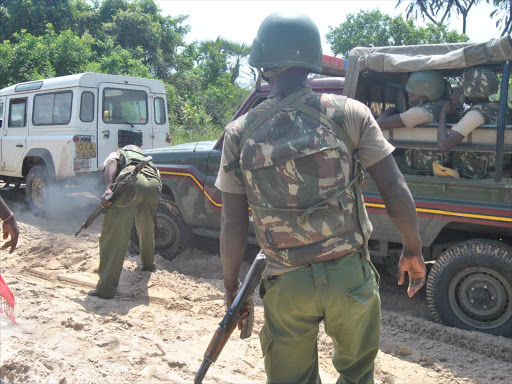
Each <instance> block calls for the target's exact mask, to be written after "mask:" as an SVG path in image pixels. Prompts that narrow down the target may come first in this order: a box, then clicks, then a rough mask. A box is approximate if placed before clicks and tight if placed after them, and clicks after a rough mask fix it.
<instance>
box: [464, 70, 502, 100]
mask: <svg viewBox="0 0 512 384" xmlns="http://www.w3.org/2000/svg"><path fill="white" fill-rule="evenodd" d="M461 83H462V84H461V87H462V89H463V90H464V96H466V97H489V96H490V95H493V94H495V93H496V92H498V77H497V76H496V74H495V73H494V72H493V71H492V70H491V69H489V68H487V67H471V68H467V69H465V70H464V74H463V76H462V82H461Z"/></svg>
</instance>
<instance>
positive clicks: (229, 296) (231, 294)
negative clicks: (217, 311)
mask: <svg viewBox="0 0 512 384" xmlns="http://www.w3.org/2000/svg"><path fill="white" fill-rule="evenodd" d="M238 292H239V289H237V290H234V291H233V290H226V293H225V295H224V303H225V304H226V307H227V308H229V307H231V305H232V304H233V301H235V298H236V295H238ZM251 306H252V307H254V301H253V300H252V298H250V299H249V301H248V302H247V304H246V305H245V308H244V310H243V312H242V313H241V314H240V319H238V329H239V330H241V329H242V321H244V320H245V319H247V317H248V316H249V313H250V311H251Z"/></svg>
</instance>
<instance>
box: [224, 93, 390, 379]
mask: <svg viewBox="0 0 512 384" xmlns="http://www.w3.org/2000/svg"><path fill="white" fill-rule="evenodd" d="M303 94H304V96H302V97H300V98H299V99H297V101H296V102H294V103H293V104H291V105H287V106H285V107H283V108H278V109H277V112H276V113H275V114H273V115H272V116H271V117H269V118H266V117H265V116H266V114H267V112H268V111H270V110H273V109H275V108H277V107H278V104H279V103H280V102H281V100H279V99H270V100H267V101H265V102H263V103H261V104H260V105H258V106H257V107H255V108H254V109H253V110H251V111H250V112H249V113H247V114H246V115H244V116H242V117H240V118H238V119H237V120H235V121H234V122H232V123H231V124H230V125H228V127H227V128H226V134H225V139H224V146H223V152H222V160H221V165H222V166H221V170H220V172H219V175H218V178H217V182H216V186H217V187H218V188H219V189H220V190H222V191H224V192H230V193H239V194H247V196H248V201H249V205H250V206H251V208H252V214H253V220H254V224H255V230H256V236H257V238H258V242H259V244H260V246H261V247H262V251H263V253H264V254H265V255H266V257H267V260H268V266H267V269H266V271H265V273H264V275H265V278H264V280H263V282H262V285H261V287H260V293H261V296H262V298H263V304H264V310H265V325H264V327H263V329H262V331H261V333H260V339H261V346H262V350H263V354H264V358H265V371H266V373H267V379H268V382H270V383H316V382H320V378H319V375H318V361H317V349H316V336H317V334H318V327H319V324H320V322H321V321H324V322H325V327H326V331H327V333H328V334H329V335H330V336H331V337H332V339H333V341H334V346H335V348H334V354H333V362H334V365H335V367H336V369H337V370H338V372H339V373H340V378H339V383H353V382H359V383H371V382H373V361H374V359H375V356H376V353H377V351H378V348H379V336H380V299H379V295H378V282H377V273H376V271H375V270H374V268H373V266H372V265H371V263H370V262H369V261H368V259H367V256H368V251H367V248H366V241H367V239H368V237H369V234H370V232H371V224H370V223H369V221H368V218H367V216H366V211H365V210H364V204H362V195H361V192H360V190H359V189H358V187H356V184H357V180H356V179H357V176H358V173H357V172H356V171H355V170H357V168H358V165H357V164H358V162H360V163H361V165H362V166H363V167H369V166H371V165H373V164H375V163H377V162H379V161H380V160H382V159H383V158H385V157H386V156H388V155H389V154H391V153H392V151H393V150H394V148H393V146H391V145H390V144H389V143H388V142H387V141H386V139H385V138H384V137H383V136H382V132H381V131H380V129H379V127H378V125H377V123H376V122H375V120H374V119H373V117H372V116H371V113H370V111H369V109H368V108H366V107H365V106H364V105H363V104H361V103H359V102H357V101H355V100H351V99H346V101H344V100H345V98H342V97H341V96H336V95H326V94H324V95H322V96H321V97H319V96H317V95H316V94H314V93H313V92H312V91H311V90H309V91H308V89H305V90H304V93H303ZM296 103H298V104H300V105H297V104H296ZM343 103H344V105H343ZM301 105H306V106H308V107H311V108H312V109H314V110H316V111H317V112H318V111H319V112H321V113H322V114H323V115H325V116H326V117H327V118H328V119H329V120H331V121H333V122H334V123H335V124H334V130H333V128H332V127H333V125H328V124H326V123H324V122H322V123H319V120H317V119H315V118H312V117H311V115H308V113H306V112H304V111H302V110H301V109H300V108H302V107H301ZM297 109H299V110H300V112H299V111H298V110H297ZM310 112H311V111H310ZM313 115H314V113H313ZM262 116H263V121H261V124H260V125H258V123H255V122H258V121H259V120H258V119H262ZM253 124H256V125H257V128H256V129H255V130H254V131H253V132H252V134H250V135H248V136H247V133H248V131H249V132H250V131H251V129H252V125H253ZM336 125H337V126H338V127H339V126H341V127H342V133H343V135H340V134H339V133H337V132H336V130H337V128H336ZM340 136H343V137H340ZM350 148H354V149H355V152H356V153H357V159H356V158H355V157H354V156H352V152H351V150H350ZM237 163H238V164H239V165H240V167H239V168H238V167H237ZM233 164H234V166H232V165H233ZM347 186H348V187H347ZM358 207H359V208H361V211H359V210H358Z"/></svg>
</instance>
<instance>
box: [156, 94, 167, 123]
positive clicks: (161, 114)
mask: <svg viewBox="0 0 512 384" xmlns="http://www.w3.org/2000/svg"><path fill="white" fill-rule="evenodd" d="M165 121H166V119H165V103H164V99H162V98H161V97H155V122H156V123H157V124H165Z"/></svg>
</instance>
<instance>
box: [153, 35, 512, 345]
mask: <svg viewBox="0 0 512 384" xmlns="http://www.w3.org/2000/svg"><path fill="white" fill-rule="evenodd" d="M511 58H512V44H511V40H510V38H508V37H504V38H501V39H493V40H490V41H488V42H486V43H480V44H474V43H462V44H437V45H421V46H401V47H371V48H364V47H362V48H361V47H360V48H355V49H353V50H352V51H351V53H350V55H349V58H348V66H347V67H345V65H346V64H347V63H346V62H344V63H343V65H340V66H339V67H340V68H339V69H340V72H339V73H342V72H345V71H346V74H345V78H341V77H337V78H335V77H324V78H314V79H311V80H310V83H309V84H310V86H311V87H312V88H313V90H314V91H315V92H329V93H337V94H341V93H343V94H344V95H346V96H348V97H351V98H355V99H357V100H359V101H361V102H363V103H364V104H366V105H367V106H368V107H369V108H370V110H371V111H372V113H373V115H374V116H375V117H377V116H378V115H379V114H380V113H381V112H382V111H384V110H386V109H388V108H390V107H395V108H398V109H399V110H401V111H405V110H406V109H408V107H409V105H408V100H407V94H406V92H405V84H406V81H407V78H408V76H409V75H410V74H411V73H414V72H416V71H419V70H427V69H428V70H433V71H439V72H440V73H441V74H442V75H443V76H444V77H445V78H450V79H455V80H456V79H457V78H459V77H460V76H461V75H462V72H463V70H464V68H467V67H471V66H475V65H486V66H488V67H489V68H491V69H492V70H493V71H495V72H496V73H498V74H499V75H500V77H501V78H502V83H501V91H500V94H499V95H498V96H499V98H500V100H499V102H500V111H499V119H498V123H497V124H494V125H489V124H487V125H483V126H480V127H479V128H477V129H476V130H475V131H473V132H472V133H471V134H470V135H469V136H468V137H467V138H466V139H465V140H464V141H463V142H462V143H460V144H459V145H457V146H456V147H454V148H453V149H452V150H454V151H468V150H469V151H472V152H480V153H493V154H494V155H495V156H496V166H495V169H494V171H492V172H491V173H489V174H488V175H487V176H486V178H484V179H479V180H476V179H463V178H460V179H455V178H449V177H439V176H429V175H413V174H405V175H404V176H405V178H406V181H407V184H408V185H409V188H410V190H411V192H412V194H413V196H414V200H415V202H416V209H417V212H418V217H419V229H420V234H421V238H422V242H423V247H424V248H423V255H424V257H425V260H426V261H427V263H429V264H431V265H432V267H431V269H430V272H429V275H428V282H427V288H426V290H427V301H428V305H429V307H430V310H431V313H432V317H433V319H434V320H436V321H440V322H443V323H444V324H446V325H449V326H454V327H459V328H462V329H468V330H478V331H481V332H486V333H490V334H495V335H502V336H508V337H510V336H512V248H511V246H512V170H511V164H510V154H511V153H512V126H511V125H507V124H506V121H505V116H506V114H507V113H508V106H507V90H508V80H509V60H510V59H511ZM268 94H269V87H268V86H263V87H262V89H261V91H259V92H252V93H251V94H250V96H249V97H248V98H247V100H246V101H245V102H244V103H243V105H242V106H241V107H240V109H239V110H238V111H237V113H236V114H235V116H234V118H237V117H238V116H240V115H242V114H244V113H245V112H247V111H248V110H249V108H251V107H253V106H255V105H257V104H258V103H260V102H261V101H263V100H265V98H266V97H267V96H268ZM436 133H437V123H430V124H426V125H423V126H420V127H416V128H413V129H407V128H401V129H394V130H390V131H387V132H386V133H385V135H386V137H387V139H388V140H389V141H390V142H391V143H392V144H393V145H394V146H395V147H396V150H395V153H394V155H395V154H396V155H397V156H399V155H400V154H401V152H402V151H404V150H406V149H425V150H437V143H436ZM222 144H223V137H222V136H221V137H220V138H219V140H218V141H217V142H197V143H188V144H182V145H178V146H174V147H171V148H169V149H165V150H159V149H156V150H149V151H146V153H147V154H148V155H151V156H153V159H154V161H155V163H156V164H157V166H158V168H159V169H160V172H161V175H162V180H163V183H164V189H163V194H162V199H161V203H160V205H159V208H158V213H157V215H158V226H159V228H160V231H159V236H158V238H157V242H156V244H157V249H159V251H161V253H163V254H165V255H166V256H167V257H171V258H172V257H174V256H175V255H176V254H178V253H179V252H180V251H181V250H183V249H184V248H185V247H187V246H189V244H188V243H187V238H188V236H189V235H190V233H195V234H197V235H202V236H210V237H218V236H219V228H220V210H221V207H222V201H221V193H220V191H218V190H217V189H216V188H215V185H214V182H215V179H216V177H217V173H218V170H219V166H220V158H221V150H222ZM365 176H366V177H365V181H364V182H363V185H362V189H363V193H364V198H365V205H366V208H367V210H368V212H369V215H370V220H371V222H372V224H373V227H374V231H373V233H372V237H371V240H370V243H369V248H370V253H371V257H372V259H373V261H374V262H375V263H378V264H384V265H388V266H392V267H393V268H395V265H396V262H397V259H398V257H399V255H400V250H401V244H400V241H401V240H400V236H399V234H398V232H397V231H396V229H395V228H394V226H393V225H392V224H391V221H390V219H389V217H388V215H387V214H386V209H385V206H384V203H383V201H382V199H381V197H380V195H379V192H378V190H377V188H376V185H375V184H374V182H373V181H372V180H371V178H370V177H369V175H368V174H366V175H365ZM249 241H250V242H255V239H254V237H251V238H250V239H249Z"/></svg>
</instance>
